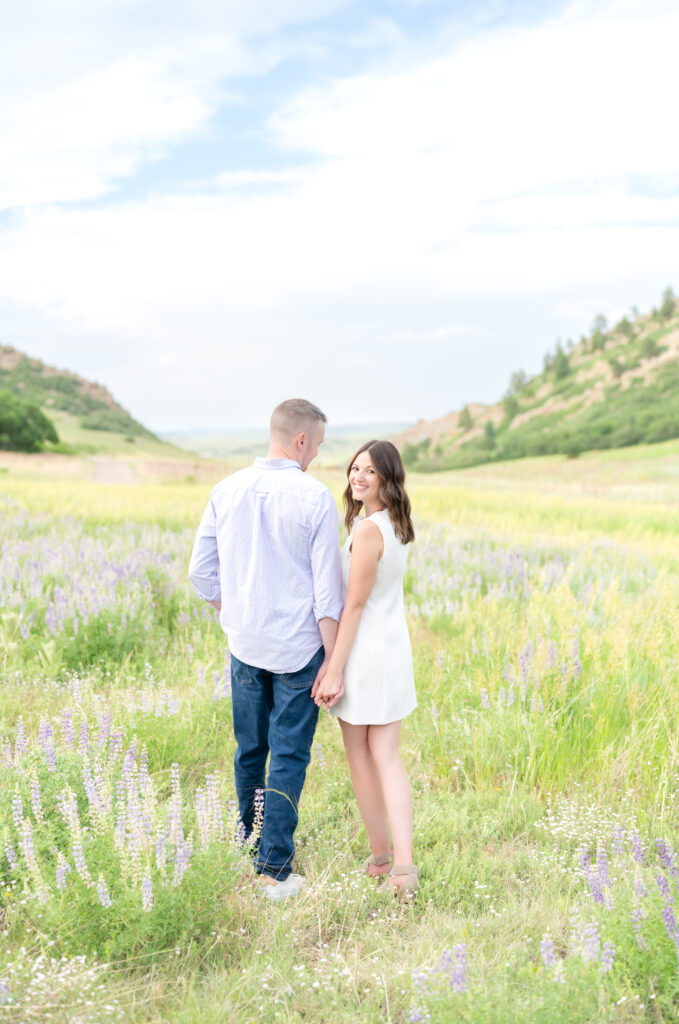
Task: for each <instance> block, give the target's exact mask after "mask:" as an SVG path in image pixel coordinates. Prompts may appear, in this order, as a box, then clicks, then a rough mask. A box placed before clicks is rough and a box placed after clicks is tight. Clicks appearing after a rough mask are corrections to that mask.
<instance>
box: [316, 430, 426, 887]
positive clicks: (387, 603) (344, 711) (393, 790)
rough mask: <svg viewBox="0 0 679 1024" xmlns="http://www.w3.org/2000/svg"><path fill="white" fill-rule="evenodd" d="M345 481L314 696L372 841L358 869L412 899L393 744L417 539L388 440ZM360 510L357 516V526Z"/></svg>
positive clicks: (403, 694)
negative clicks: (330, 629) (331, 618)
mask: <svg viewBox="0 0 679 1024" xmlns="http://www.w3.org/2000/svg"><path fill="white" fill-rule="evenodd" d="M347 477H348V480H349V485H348V487H347V489H346V491H345V493H344V503H345V506H346V516H345V523H346V527H347V531H348V533H349V536H348V538H347V540H346V543H345V545H344V548H343V549H342V562H343V573H344V585H345V588H346V595H345V603H344V611H343V612H342V618H341V620H340V624H339V630H338V633H337V640H336V643H335V648H334V650H333V653H332V655H331V657H330V661H329V663H328V668H327V672H326V674H325V676H324V677H323V678H322V679H321V681H320V682H319V684H318V685H317V686H316V687H315V688H314V692H313V693H312V695H313V696H314V699H315V701H316V704H317V705H318V706H319V707H325V708H327V709H328V710H329V711H330V712H331V714H333V715H336V716H337V717H338V718H339V722H340V725H341V727H342V737H343V739H344V747H345V750H346V755H347V761H348V762H349V771H350V773H351V783H352V786H353V789H354V794H355V796H356V802H357V804H358V808H359V811H360V813H361V817H362V818H363V822H364V824H365V827H366V831H367V833H368V838H369V840H370V848H371V857H370V858H369V860H368V863H367V865H366V871H367V873H368V874H369V875H371V876H380V875H385V874H387V872H388V873H389V877H388V878H387V879H386V881H385V882H383V884H382V885H381V886H380V890H381V891H389V890H394V891H395V892H396V893H397V894H398V895H399V896H400V897H402V898H408V897H410V896H412V895H414V893H415V892H416V891H417V885H418V878H419V871H418V869H417V868H416V867H415V865H414V864H413V862H412V861H413V851H412V843H413V806H412V796H411V792H410V783H409V781H408V776H407V775H406V772H405V769H404V767H403V765H402V763H401V759H400V757H399V752H398V742H399V732H400V729H401V720H402V719H403V718H405V717H406V715H409V714H410V712H411V711H413V709H414V708H415V707H416V705H417V701H416V699H415V684H414V679H413V665H412V654H411V650H410V638H409V636H408V627H407V625H406V619H405V609H404V604H403V574H404V572H405V567H406V561H407V557H408V544H409V543H410V542H411V541H412V540H414V539H415V531H414V530H413V524H412V521H411V518H410V500H409V498H408V495H407V494H406V491H405V488H404V481H405V470H404V468H403V462H402V460H401V456H400V455H399V453H398V449H397V448H395V447H394V445H393V444H391V442H389V441H368V443H367V444H364V445H363V447H362V448H359V450H358V451H357V452H356V455H355V456H354V458H353V459H352V460H351V462H350V463H349V468H348V470H347ZM361 508H363V509H364V512H365V515H364V517H363V518H360V519H357V516H358V513H359V511H360V510H361ZM343 687H344V695H342V692H343ZM390 830H391V837H392V840H393V844H394V845H393V866H392V853H391V851H390V844H389V831H390ZM390 868H391V870H390Z"/></svg>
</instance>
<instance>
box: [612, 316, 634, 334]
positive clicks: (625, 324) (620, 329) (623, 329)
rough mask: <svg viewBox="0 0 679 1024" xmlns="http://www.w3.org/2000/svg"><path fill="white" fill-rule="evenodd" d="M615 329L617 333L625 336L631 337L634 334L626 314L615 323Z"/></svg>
mask: <svg viewBox="0 0 679 1024" xmlns="http://www.w3.org/2000/svg"><path fill="white" fill-rule="evenodd" d="M615 330H616V332H617V333H618V334H622V335H623V337H625V338H631V337H633V335H634V327H633V326H632V324H631V323H630V322H629V320H628V319H627V317H626V316H624V317H623V318H622V320H621V321H620V323H619V324H616V325H615Z"/></svg>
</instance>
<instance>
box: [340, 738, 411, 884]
mask: <svg viewBox="0 0 679 1024" xmlns="http://www.w3.org/2000/svg"><path fill="white" fill-rule="evenodd" d="M339 722H340V725H341V727H342V739H343V740H344V749H345V751H346V755H347V762H348V764H349V773H350V775H351V785H352V786H353V789H354V795H355V797H356V803H357V804H358V809H359V812H360V815H361V818H362V819H363V824H364V825H365V830H366V832H367V833H368V840H369V842H370V852H371V853H373V854H374V855H375V856H377V857H379V856H382V855H384V854H388V853H390V847H389V827H388V825H387V815H386V810H385V805H384V797H383V796H382V786H381V784H380V777H379V774H378V772H377V768H376V766H375V762H374V760H373V757H372V754H371V753H370V747H369V745H368V729H370V728H372V726H367V725H350V724H349V722H343V721H342V719H340V720H339ZM408 863H410V862H408ZM388 871H389V865H388V864H385V865H381V866H379V865H372V864H371V865H370V866H369V867H368V874H370V875H386V874H387V872H388Z"/></svg>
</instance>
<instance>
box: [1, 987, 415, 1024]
mask: <svg viewBox="0 0 679 1024" xmlns="http://www.w3.org/2000/svg"><path fill="white" fill-rule="evenodd" d="M7 991H8V992H9V989H8V990H7ZM423 1020H424V1017H423V1016H422V1014H421V1013H420V1011H419V1010H418V1009H417V1007H416V1006H411V1007H410V1013H409V1015H408V1021H409V1022H410V1024H422V1021H423Z"/></svg>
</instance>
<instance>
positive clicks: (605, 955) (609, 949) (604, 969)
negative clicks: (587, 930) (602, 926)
mask: <svg viewBox="0 0 679 1024" xmlns="http://www.w3.org/2000/svg"><path fill="white" fill-rule="evenodd" d="M614 959H615V946H614V945H613V943H612V942H611V941H610V940H609V939H606V941H605V942H604V944H603V947H602V949H601V959H600V961H599V971H600V972H601V974H607V973H608V972H609V971H610V969H611V967H612V966H613V961H614Z"/></svg>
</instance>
